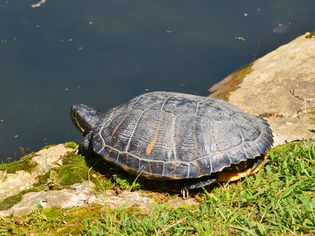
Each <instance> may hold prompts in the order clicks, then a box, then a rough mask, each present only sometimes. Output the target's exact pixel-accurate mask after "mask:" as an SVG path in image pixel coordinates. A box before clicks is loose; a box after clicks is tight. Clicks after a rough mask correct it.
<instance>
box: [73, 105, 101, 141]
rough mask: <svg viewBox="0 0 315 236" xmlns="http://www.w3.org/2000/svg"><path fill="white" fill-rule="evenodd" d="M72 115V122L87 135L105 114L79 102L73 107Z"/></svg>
mask: <svg viewBox="0 0 315 236" xmlns="http://www.w3.org/2000/svg"><path fill="white" fill-rule="evenodd" d="M70 116H71V120H72V123H73V124H74V125H75V127H76V128H77V129H78V130H79V131H80V132H81V133H82V134H83V135H86V134H88V133H89V132H90V131H92V129H93V128H94V127H95V126H96V124H97V123H98V122H99V121H100V119H101V118H102V117H103V114H102V113H101V112H99V111H97V110H95V109H94V108H92V107H89V106H86V105H84V104H79V105H75V106H73V107H71V109H70Z"/></svg>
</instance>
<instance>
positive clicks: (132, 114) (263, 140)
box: [92, 92, 273, 180]
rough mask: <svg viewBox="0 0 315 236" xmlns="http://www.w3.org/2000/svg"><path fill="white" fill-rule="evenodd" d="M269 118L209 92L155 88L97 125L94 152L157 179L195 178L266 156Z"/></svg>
mask: <svg viewBox="0 0 315 236" xmlns="http://www.w3.org/2000/svg"><path fill="white" fill-rule="evenodd" d="M272 143H273V136H272V131H271V129H270V128H269V125H268V123H267V122H266V120H264V119H262V118H260V117H256V116H252V115H248V114H246V113H244V112H243V111H241V110H240V109H238V108H236V107H234V106H232V105H231V104H229V103H227V102H225V101H222V100H217V99H213V98H209V97H201V96H195V95H189V94H181V93H173V92H152V93H146V94H143V95H141V96H138V97H136V98H134V99H132V100H130V101H129V102H127V103H126V104H123V105H121V106H119V107H116V108H114V109H112V110H110V111H109V112H107V113H106V114H105V116H104V119H103V120H101V121H100V122H99V123H98V124H97V126H96V127H95V128H94V130H93V136H92V146H93V151H94V152H95V153H97V154H99V155H101V156H103V158H104V159H105V160H106V161H108V162H110V163H114V164H116V165H118V166H120V167H122V168H123V169H125V170H127V171H129V172H131V173H133V174H139V175H143V176H145V177H147V178H152V179H165V180H167V179H192V178H200V177H202V176H208V175H211V174H212V173H216V172H220V171H222V170H223V169H224V168H226V167H230V166H231V165H233V164H238V163H240V162H242V161H247V160H248V159H255V158H256V157H258V156H261V155H263V154H264V153H265V152H266V151H267V150H268V149H269V148H270V147H271V145H272Z"/></svg>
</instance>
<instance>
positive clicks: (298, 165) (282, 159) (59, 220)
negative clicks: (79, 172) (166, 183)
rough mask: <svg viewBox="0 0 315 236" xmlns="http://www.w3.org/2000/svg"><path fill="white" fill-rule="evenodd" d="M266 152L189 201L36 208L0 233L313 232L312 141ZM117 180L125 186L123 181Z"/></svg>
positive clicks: (0, 226)
mask: <svg viewBox="0 0 315 236" xmlns="http://www.w3.org/2000/svg"><path fill="white" fill-rule="evenodd" d="M269 156H270V161H269V163H268V164H267V165H266V166H265V168H263V169H262V170H260V171H259V172H258V173H257V174H255V175H252V176H249V177H247V178H245V179H243V180H242V181H238V182H236V183H230V184H222V185H220V186H217V187H215V188H213V189H212V190H211V191H210V190H208V191H207V190H202V191H201V192H200V193H199V194H198V195H196V199H197V196H198V201H199V203H198V204H196V205H193V206H190V207H180V208H174V207H171V206H169V205H167V204H166V203H163V202H162V203H156V204H155V205H154V206H153V208H152V209H151V211H150V213H148V214H145V213H142V212H141V211H140V210H139V209H136V208H133V209H129V208H128V209H124V208H121V209H119V210H116V211H114V210H111V209H110V208H109V207H106V206H98V205H94V206H90V207H89V208H80V207H77V208H71V209H42V208H39V209H38V210H37V211H35V212H33V213H32V214H30V215H27V216H23V217H7V218H3V219H2V220H0V235H30V234H34V235H40V234H42V233H43V232H46V233H45V235H104V234H106V235H314V234H315V168H314V166H315V145H314V144H313V145H312V146H310V147H303V146H301V145H296V144H287V145H284V146H279V147H275V148H273V149H272V150H271V151H270V152H269ZM118 179H119V180H118ZM122 179H123V178H122V177H121V176H119V177H118V176H116V177H115V179H114V180H112V181H114V182H120V181H122ZM121 185H123V186H124V187H125V188H128V187H129V185H128V181H127V182H123V183H121ZM137 188H142V185H140V186H138V187H137ZM140 191H141V190H140Z"/></svg>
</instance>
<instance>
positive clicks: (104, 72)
mask: <svg viewBox="0 0 315 236" xmlns="http://www.w3.org/2000/svg"><path fill="white" fill-rule="evenodd" d="M36 2H37V0H34V1H29V0H23V1H21V0H0V29H1V30H0V83H1V85H0V160H5V159H7V158H8V157H11V158H13V159H16V158H18V157H19V156H20V155H21V150H20V149H19V147H23V148H25V150H26V151H33V150H37V149H38V148H39V147H41V146H43V145H46V144H52V143H61V142H65V141H79V140H80V134H79V133H78V131H77V130H76V129H75V128H74V127H73V125H72V124H71V122H70V119H69V114H68V113H69V107H70V106H71V105H73V104H77V103H86V104H88V105H91V106H94V107H97V108H99V109H102V110H107V109H109V108H111V107H112V106H115V105H118V104H120V103H122V102H125V101H127V100H128V99H130V98H132V97H134V96H137V95H139V94H141V93H144V92H146V91H154V90H168V91H177V92H187V93H195V94H199V95H208V92H207V89H208V88H209V87H210V86H211V85H213V84H214V83H216V82H218V81H220V80H221V79H223V78H224V77H225V76H226V75H228V74H229V73H231V72H233V71H235V70H236V69H238V68H239V67H241V66H243V65H245V64H247V63H250V62H251V61H253V59H255V58H257V57H260V56H262V55H264V54H266V53H267V52H269V51H271V50H273V49H275V48H276V47H278V46H279V45H282V44H284V43H287V42H289V41H290V40H292V39H294V38H295V37H296V36H299V35H301V34H303V33H304V32H306V31H312V30H313V31H314V30H315V19H314V18H315V14H314V12H315V1H314V0H300V1H294V0H283V1H279V0H278V1H277V0H268V1H258V0H257V1H254V0H248V1H244V0H243V1H233V0H220V1H205V0H173V1H169V0H161V1H152V0H47V2H46V3H45V4H43V5H42V6H41V7H40V8H32V7H31V4H34V3H36ZM279 24H280V25H285V26H287V27H288V28H286V29H284V28H283V27H280V28H277V29H276V30H274V29H275V28H276V27H279ZM275 31H276V33H275ZM244 39H245V41H244Z"/></svg>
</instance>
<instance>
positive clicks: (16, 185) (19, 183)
mask: <svg viewBox="0 0 315 236" xmlns="http://www.w3.org/2000/svg"><path fill="white" fill-rule="evenodd" d="M71 151H74V149H71V148H66V147H65V146H64V145H63V144H59V145H56V146H52V147H50V148H47V149H42V150H40V151H39V152H37V153H35V155H34V157H33V158H32V160H33V161H35V162H36V163H37V166H36V167H35V168H34V170H32V172H31V173H29V172H27V171H17V172H16V173H14V174H13V173H6V171H0V202H1V201H2V200H3V199H5V198H7V197H10V196H14V195H16V194H18V193H20V192H21V191H23V190H26V189H28V188H30V187H32V186H33V185H34V184H35V183H37V182H38V176H40V175H43V174H45V173H46V172H48V171H49V170H50V169H51V168H52V167H55V166H58V162H60V160H62V158H63V157H64V156H65V155H67V154H68V153H69V152H71Z"/></svg>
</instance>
